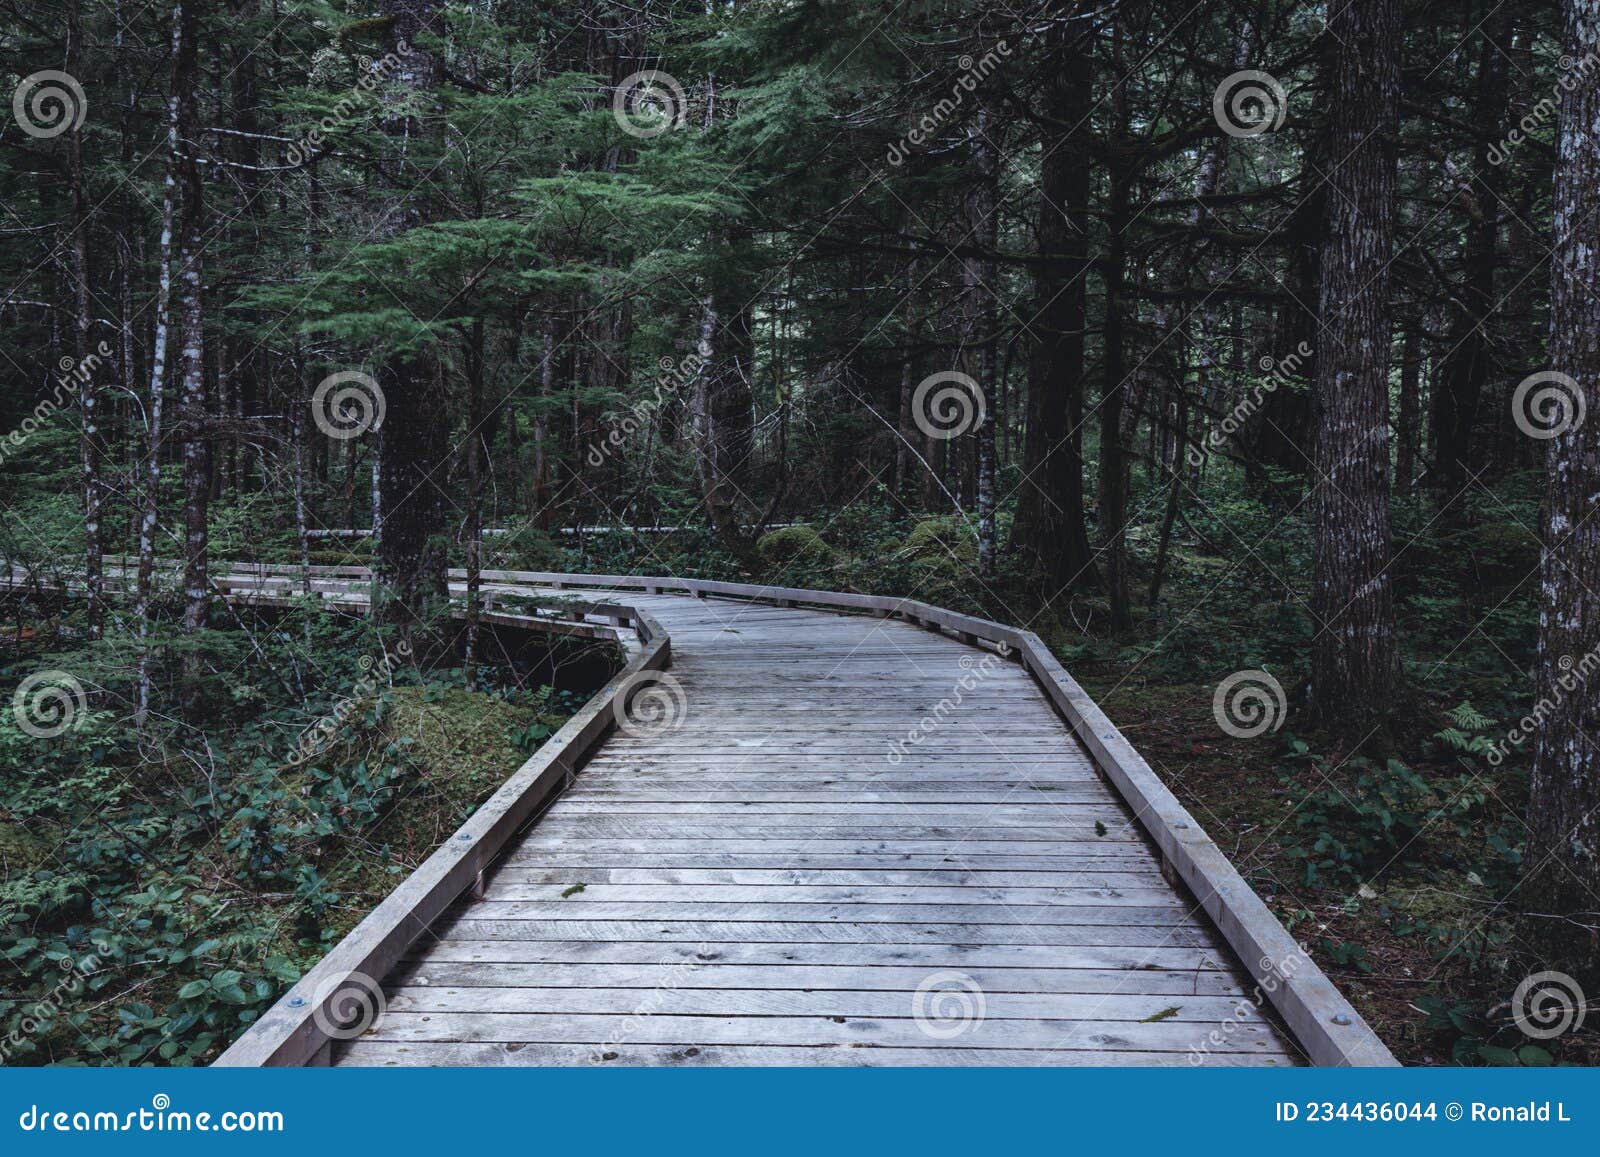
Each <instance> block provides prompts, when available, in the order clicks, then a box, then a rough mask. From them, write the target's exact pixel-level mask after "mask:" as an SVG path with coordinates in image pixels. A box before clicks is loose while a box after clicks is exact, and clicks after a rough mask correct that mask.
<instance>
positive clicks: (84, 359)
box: [66, 0, 106, 639]
mask: <svg viewBox="0 0 1600 1157" xmlns="http://www.w3.org/2000/svg"><path fill="white" fill-rule="evenodd" d="M66 49H67V50H66V70H67V74H68V75H69V76H74V77H77V76H81V75H83V65H82V61H83V20H82V13H81V11H80V6H79V0H71V2H70V3H69V4H68V5H67V44H66ZM67 177H68V187H69V196H70V199H71V202H72V282H73V327H72V356H73V360H74V362H75V363H76V365H75V366H74V367H73V370H72V374H73V376H74V377H75V378H76V379H77V382H78V410H79V415H80V417H81V419H82V423H83V431H82V437H81V438H80V440H79V443H78V446H79V461H80V468H81V470H82V474H83V551H84V560H83V561H84V597H85V601H86V603H87V605H88V632H89V637H90V638H91V639H98V638H99V637H100V635H101V632H102V631H104V629H105V613H106V612H105V578H104V575H103V573H102V571H103V556H104V553H105V546H104V541H103V539H104V536H103V535H102V533H101V526H100V518H101V505H102V487H101V483H100V458H101V448H100V414H99V405H98V403H99V397H98V393H99V390H98V387H97V385H96V382H95V378H96V375H97V374H98V373H99V364H98V360H97V359H96V360H93V361H92V360H91V359H90V356H89V354H90V346H89V335H90V330H91V328H92V327H93V325H94V314H93V313H92V312H91V310H90V308H89V225H90V222H91V219H92V216H93V214H92V212H91V210H90V208H89V193H88V189H87V188H86V187H85V183H84V175H83V131H82V128H81V126H80V127H78V128H73V129H71V130H69V132H68V137H67Z"/></svg>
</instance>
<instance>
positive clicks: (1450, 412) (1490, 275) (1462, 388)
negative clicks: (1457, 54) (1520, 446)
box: [1431, 5, 1513, 509]
mask: <svg viewBox="0 0 1600 1157" xmlns="http://www.w3.org/2000/svg"><path fill="white" fill-rule="evenodd" d="M1512 11H1513V9H1512V8H1511V7H1509V6H1507V5H1494V11H1493V12H1491V13H1488V14H1486V15H1483V16H1481V17H1479V16H1478V15H1477V14H1476V13H1474V14H1473V18H1472V23H1473V25H1475V26H1479V25H1482V26H1483V27H1482V32H1481V34H1480V35H1481V45H1480V51H1479V57H1478V77H1477V84H1476V91H1475V94H1474V97H1473V105H1474V114H1473V117H1472V121H1473V123H1474V124H1477V125H1481V126H1483V127H1484V133H1483V135H1482V136H1481V137H1480V139H1479V141H1478V144H1477V148H1476V149H1475V155H1474V164H1473V171H1472V173H1471V175H1470V177H1469V176H1468V175H1466V174H1457V173H1455V172H1454V171H1453V170H1454V166H1450V165H1448V163H1447V169H1449V170H1450V171H1449V174H1448V175H1449V176H1450V177H1451V178H1452V179H1453V180H1454V181H1455V183H1457V184H1459V185H1460V194H1461V195H1460V197H1459V198H1458V199H1459V201H1460V203H1461V205H1462V206H1463V207H1464V208H1465V210H1466V213H1467V225H1466V232H1465V239H1464V244H1463V246H1462V252H1463V268H1464V276H1463V278H1462V283H1461V287H1460V292H1459V295H1455V300H1456V301H1458V302H1459V306H1458V307H1457V308H1456V310H1455V311H1454V316H1453V318H1452V321H1451V325H1450V331H1449V334H1448V336H1447V337H1446V339H1445V354H1444V358H1443V359H1442V361H1441V362H1440V365H1439V376H1438V379H1437V388H1436V389H1435V390H1434V391H1433V396H1432V399H1431V401H1432V404H1433V406H1434V407H1435V409H1436V414H1435V416H1434V420H1433V428H1434V430H1435V432H1436V434H1437V438H1436V440H1435V443H1434V445H1433V455H1434V457H1433V473H1432V475H1431V478H1432V481H1433V485H1434V487H1435V489H1436V490H1437V491H1438V492H1439V494H1440V498H1441V501H1443V502H1446V503H1449V502H1452V501H1453V500H1454V499H1455V498H1456V497H1457V495H1458V494H1459V493H1460V491H1461V488H1462V486H1463V485H1465V484H1466V481H1467V478H1468V476H1469V475H1470V474H1471V473H1472V472H1473V471H1472V457H1473V455H1472V428H1473V426H1474V425H1475V424H1476V422H1477V420H1478V409H1479V401H1480V399H1481V397H1482V395H1483V389H1484V386H1485V385H1486V384H1487V382H1488V381H1489V375H1490V371H1491V365H1490V358H1491V354H1492V350H1493V342H1492V341H1491V340H1490V331H1489V325H1490V322H1491V321H1492V318H1493V315H1494V313H1495V308H1496V305H1497V302H1496V300H1495V291H1494V282H1495V267H1496V264H1497V261H1496V253H1495V243H1496V240H1497V238H1498V236H1499V232H1500V226H1499V218H1500V196H1499V191H1500V188H1501V187H1502V186H1503V185H1504V183H1505V182H1504V173H1505V169H1504V167H1503V166H1501V165H1496V164H1492V163H1491V162H1490V149H1491V148H1492V147H1493V143H1492V140H1491V137H1499V136H1500V135H1501V132H1500V129H1499V127H1498V126H1499V125H1501V124H1502V123H1503V121H1504V118H1505V115H1506V112H1507V103H1506V88H1507V83H1506V61H1505V52H1504V50H1503V49H1502V48H1501V47H1499V46H1500V45H1504V44H1509V43H1510V41H1511V37H1510V28H1509V23H1510V17H1511V14H1512ZM1457 508H1458V509H1459V507H1457Z"/></svg>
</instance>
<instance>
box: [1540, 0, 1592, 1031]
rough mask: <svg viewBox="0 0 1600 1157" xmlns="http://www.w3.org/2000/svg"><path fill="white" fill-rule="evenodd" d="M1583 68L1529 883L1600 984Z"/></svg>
mask: <svg viewBox="0 0 1600 1157" xmlns="http://www.w3.org/2000/svg"><path fill="white" fill-rule="evenodd" d="M1565 9H1566V12H1565V18H1566V34H1565V41H1564V51H1565V52H1568V53H1570V54H1571V58H1572V59H1573V60H1575V61H1576V60H1584V59H1590V58H1592V54H1594V53H1600V0H1566V5H1565ZM1571 73H1572V75H1573V77H1574V79H1575V83H1574V84H1573V85H1572V87H1571V88H1569V89H1567V90H1566V91H1565V92H1564V93H1563V94H1562V96H1561V113H1560V140H1559V142H1558V155H1557V163H1556V175H1555V248H1554V250H1553V257H1552V260H1551V263H1550V269H1551V288H1550V368H1551V370H1552V371H1554V372H1556V373H1559V374H1564V375H1566V380H1565V381H1561V380H1559V379H1558V380H1556V381H1554V382H1551V383H1550V386H1551V388H1555V389H1558V390H1559V391H1560V392H1561V397H1560V401H1561V403H1562V405H1561V415H1562V419H1563V420H1562V422H1561V423H1560V426H1564V427H1565V429H1563V430H1562V432H1561V433H1559V434H1557V435H1556V436H1555V437H1554V438H1552V439H1551V440H1550V445H1549V449H1548V455H1549V456H1548V459H1547V466H1548V471H1549V479H1548V487H1547V489H1546V500H1545V522H1544V566H1543V585H1542V600H1541V601H1542V607H1541V614H1540V631H1539V670H1538V692H1539V702H1538V708H1539V710H1541V711H1542V712H1543V724H1542V725H1541V726H1540V728H1539V732H1538V737H1537V740H1536V746H1535V748H1534V765H1533V781H1532V786H1531V791H1530V795H1529V802H1528V812H1529V818H1528V823H1529V825H1530V828H1531V829H1532V830H1531V834H1530V837H1529V840H1528V864H1529V869H1528V874H1529V879H1528V884H1527V887H1526V893H1527V903H1528V910H1529V911H1530V912H1531V913H1532V914H1533V924H1534V925H1535V933H1536V939H1537V941H1538V943H1539V947H1540V957H1539V959H1540V963H1541V965H1542V966H1543V967H1548V968H1554V969H1559V970H1562V971H1565V972H1568V973H1571V974H1572V975H1574V976H1575V977H1577V978H1578V979H1579V981H1580V982H1581V983H1582V984H1584V985H1585V986H1586V987H1587V988H1588V990H1589V992H1590V993H1593V992H1595V991H1596V986H1597V985H1600V950H1597V943H1600V901H1597V900H1596V899H1595V897H1596V896H1597V895H1600V748H1597V747H1596V743H1595V737H1596V736H1600V673H1597V672H1596V670H1595V666H1596V663H1597V661H1600V594H1597V593H1596V592H1597V591H1600V519H1597V518H1596V517H1595V511H1594V495H1595V494H1596V493H1597V492H1600V299H1597V298H1596V297H1595V293H1594V287H1595V286H1596V285H1597V284H1600V136H1597V135H1596V134H1595V131H1594V125H1595V124H1596V122H1597V120H1600V71H1597V70H1593V69H1591V70H1588V71H1586V72H1582V73H1579V70H1577V69H1573V70H1571ZM1576 391H1581V395H1580V394H1578V393H1576ZM1580 398H1581V400H1582V401H1584V403H1585V409H1584V410H1580V409H1578V405H1577V404H1578V402H1579V401H1580ZM1585 412H1586V418H1585ZM1557 428H1560V427H1559V426H1558V427H1557ZM1593 999H1594V998H1593V996H1592V995H1591V997H1590V1001H1591V1005H1592V1002H1593Z"/></svg>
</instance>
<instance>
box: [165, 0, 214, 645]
mask: <svg viewBox="0 0 1600 1157" xmlns="http://www.w3.org/2000/svg"><path fill="white" fill-rule="evenodd" d="M203 3H204V0H179V5H178V7H179V10H180V12H181V17H180V22H181V25H182V27H181V29H180V32H179V49H178V53H177V57H176V63H175V64H174V66H173V67H174V72H173V87H174V91H175V99H176V100H177V107H178V184H179V186H180V188H181V189H182V191H183V215H182V218H181V221H180V225H179V233H178V238H179V240H178V301H179V312H180V313H181V315H182V318H183V342H182V345H181V346H180V347H179V354H178V374H179V380H180V382H181V383H182V384H181V394H180V404H179V424H180V426H181V427H182V429H183V559H184V562H183V629H184V631H185V632H187V633H190V634H193V633H194V632H195V631H198V630H200V629H201V628H202V627H204V626H205V624H206V612H207V610H208V608H209V605H210V599H211V575H210V569H209V558H208V552H209V536H210V501H211V447H210V442H209V435H210V431H209V425H210V423H209V420H208V416H207V390H206V359H205V349H206V346H205V300H204V296H203V287H204V284H205V268H204V248H205V244H204V243H205V185H204V183H203V182H202V180H201V175H200V161H199V157H198V151H199V147H200V144H199V137H200V118H199V111H198V104H197V98H196V93H195V84H196V80H197V72H198V55H199V35H200V8H201V5H202V4H203ZM191 654H193V653H192V652H191ZM186 667H187V669H188V672H189V674H191V675H192V674H193V673H194V671H195V670H196V668H197V660H195V659H191V660H190V661H189V662H187V663H186Z"/></svg>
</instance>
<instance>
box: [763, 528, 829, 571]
mask: <svg viewBox="0 0 1600 1157" xmlns="http://www.w3.org/2000/svg"><path fill="white" fill-rule="evenodd" d="M756 553H757V554H759V555H760V556H761V561H762V562H764V563H766V564H767V565H768V566H778V567H781V566H788V565H789V564H790V563H793V562H803V563H806V564H807V565H811V566H815V565H818V564H821V563H828V562H832V561H833V559H834V556H835V551H834V549H833V547H831V546H829V545H828V544H827V543H826V542H825V541H823V538H822V535H820V534H818V533H817V531H816V529H815V528H814V527H811V526H806V525H804V524H802V525H800V526H785V527H782V528H780V529H778V530H774V531H771V532H770V533H768V534H764V535H762V536H761V539H760V541H758V542H757V543H756Z"/></svg>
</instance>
